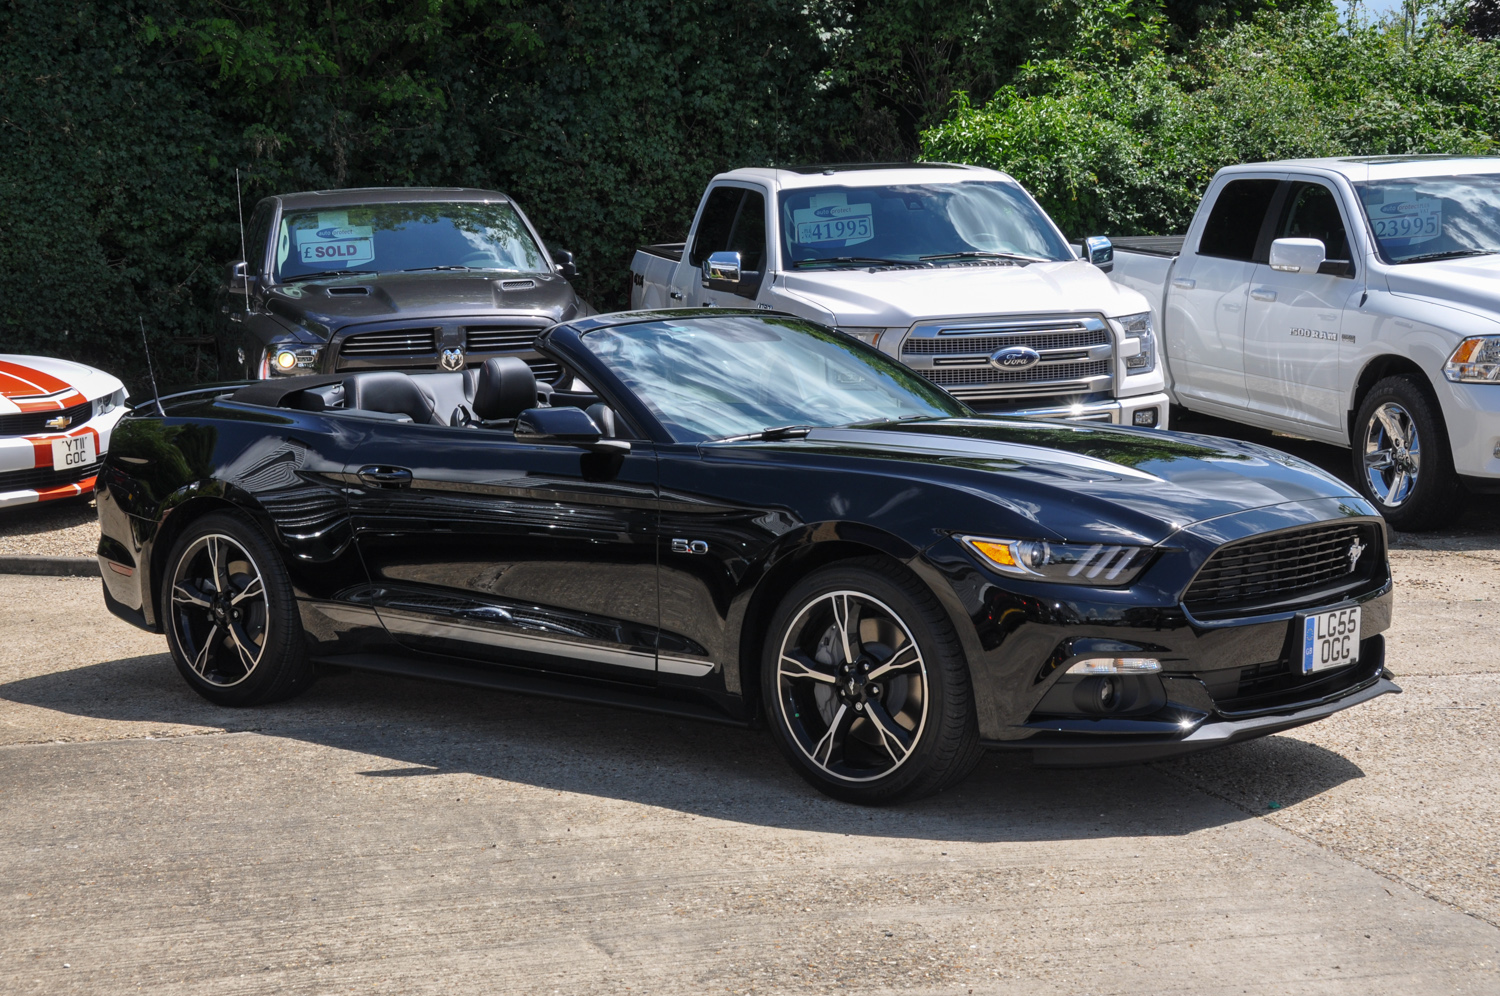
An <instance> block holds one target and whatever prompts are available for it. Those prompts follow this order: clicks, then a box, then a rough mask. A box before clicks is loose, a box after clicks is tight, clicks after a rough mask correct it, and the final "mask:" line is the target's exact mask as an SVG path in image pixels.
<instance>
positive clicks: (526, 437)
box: [516, 408, 630, 453]
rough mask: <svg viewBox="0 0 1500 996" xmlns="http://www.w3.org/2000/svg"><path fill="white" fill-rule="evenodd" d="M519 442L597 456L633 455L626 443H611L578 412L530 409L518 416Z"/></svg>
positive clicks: (613, 441) (618, 440) (584, 413)
mask: <svg viewBox="0 0 1500 996" xmlns="http://www.w3.org/2000/svg"><path fill="white" fill-rule="evenodd" d="M516 442H518V443H550V444H552V445H556V446H578V447H581V448H583V449H586V450H590V451H592V452H594V453H629V452H630V443H629V441H628V440H624V439H607V438H605V435H604V433H603V432H601V431H600V429H599V426H597V425H595V424H594V420H593V419H591V418H589V416H588V413H587V412H584V411H582V410H580V409H578V408H528V409H526V410H525V411H524V412H522V413H521V414H520V415H518V416H516Z"/></svg>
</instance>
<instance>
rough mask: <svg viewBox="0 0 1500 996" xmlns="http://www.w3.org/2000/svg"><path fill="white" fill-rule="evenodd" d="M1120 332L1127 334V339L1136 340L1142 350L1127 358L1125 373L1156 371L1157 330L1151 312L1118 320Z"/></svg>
mask: <svg viewBox="0 0 1500 996" xmlns="http://www.w3.org/2000/svg"><path fill="white" fill-rule="evenodd" d="M1115 321H1116V322H1117V323H1119V326H1120V330H1121V331H1122V332H1124V333H1125V338H1127V339H1136V340H1138V341H1139V342H1140V344H1141V348H1140V350H1139V352H1137V353H1136V354H1135V355H1134V356H1127V357H1125V373H1126V374H1127V375H1134V374H1144V373H1150V372H1151V371H1153V370H1155V369H1156V330H1155V329H1153V328H1152V327H1151V312H1149V311H1144V312H1142V313H1141V314H1139V315H1126V316H1125V317H1124V318H1116V319H1115Z"/></svg>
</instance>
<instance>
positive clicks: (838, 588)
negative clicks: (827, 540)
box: [761, 559, 981, 804]
mask: <svg viewBox="0 0 1500 996" xmlns="http://www.w3.org/2000/svg"><path fill="white" fill-rule="evenodd" d="M761 694H762V696H763V698H762V701H764V702H765V703H766V709H767V712H768V713H769V715H768V717H767V718H768V720H769V725H770V727H771V732H772V736H773V737H774V738H775V740H776V745H777V746H778V747H779V748H780V749H781V751H782V753H783V754H785V755H786V757H787V760H789V761H790V762H791V764H792V767H794V768H796V769H797V772H798V773H799V774H801V775H802V777H803V778H805V779H807V781H809V782H811V783H812V784H813V786H815V787H816V788H818V789H819V790H820V791H822V792H824V793H826V794H828V795H831V796H833V797H834V798H836V799H842V800H844V801H845V802H854V803H863V804H881V803H889V802H896V801H900V800H905V799H915V798H919V797H921V796H924V795H930V794H932V793H934V792H938V791H941V790H942V789H944V788H947V787H948V786H949V785H951V784H953V783H954V782H956V781H958V780H959V779H960V778H962V777H963V776H964V775H966V774H968V773H969V772H970V771H971V770H972V769H973V767H974V765H975V764H976V763H978V760H979V757H980V755H981V748H980V746H979V728H978V723H977V720H976V718H975V710H974V693H973V691H972V688H971V686H970V682H969V666H968V661H967V660H965V658H964V654H963V650H962V648H961V647H960V645H959V642H958V636H957V634H955V633H954V632H953V627H952V625H951V624H950V623H949V621H948V618H947V616H946V615H945V614H944V613H943V610H942V608H941V607H940V606H939V605H938V603H937V600H936V599H934V598H933V597H932V594H931V592H929V591H927V590H926V589H925V588H924V587H923V586H922V585H921V584H920V583H919V582H918V581H917V580H916V579H915V578H913V577H911V576H910V575H909V574H907V573H906V572H905V571H904V570H902V569H901V568H899V567H898V566H896V565H894V564H891V563H888V562H885V561H881V560H877V559H861V560H855V561H849V562H847V563H842V564H836V565H833V566H831V567H827V568H824V569H823V570H820V571H817V572H815V573H813V574H811V575H809V576H808V577H806V578H804V579H803V580H802V581H801V582H799V583H798V584H797V585H796V586H794V587H793V588H792V590H791V591H790V592H789V593H788V594H787V596H786V598H785V599H784V600H783V601H782V603H781V605H780V606H779V607H778V608H777V610H776V614H775V616H774V617H773V618H772V620H771V625H770V628H769V631H768V633H767V637H766V643H765V649H764V654H763V657H762V661H761Z"/></svg>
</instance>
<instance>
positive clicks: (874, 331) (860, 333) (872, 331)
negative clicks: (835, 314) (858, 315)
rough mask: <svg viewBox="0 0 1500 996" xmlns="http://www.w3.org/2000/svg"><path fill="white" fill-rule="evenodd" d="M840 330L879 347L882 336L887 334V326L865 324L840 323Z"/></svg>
mask: <svg viewBox="0 0 1500 996" xmlns="http://www.w3.org/2000/svg"><path fill="white" fill-rule="evenodd" d="M839 331H840V332H842V333H844V334H845V335H852V336H854V338H856V339H858V340H859V341H860V342H863V343H868V344H869V345H871V346H875V347H877V348H878V347H879V346H880V337H881V336H882V335H884V334H885V327H884V326H875V327H873V328H871V327H866V326H863V325H840V326H839Z"/></svg>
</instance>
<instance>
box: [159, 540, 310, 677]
mask: <svg viewBox="0 0 1500 996" xmlns="http://www.w3.org/2000/svg"><path fill="white" fill-rule="evenodd" d="M159 604H160V605H161V617H162V622H163V629H165V630H166V634H167V645H168V647H170V648H171V651H172V659H173V660H174V661H175V662H176V664H177V670H178V671H180V672H181V673H182V676H183V678H184V679H185V680H186V681H187V683H188V684H189V685H191V686H192V688H193V690H194V691H196V692H197V693H198V694H199V695H202V696H203V697H204V698H206V699H208V700H209V701H210V702H213V703H214V704H216V705H222V706H250V705H260V704H261V703H265V702H274V701H277V700H279V699H285V698H290V697H291V696H293V695H295V694H297V693H298V692H300V691H301V690H302V689H303V688H305V687H307V685H309V684H310V683H311V681H312V677H313V668H312V664H311V662H310V661H308V659H307V646H306V643H305V640H304V637H303V633H302V623H301V619H300V618H299V617H298V615H297V605H296V599H295V598H294V596H293V594H292V586H291V581H290V580H289V579H288V577H287V573H286V568H285V567H284V566H283V565H282V563H281V558H280V557H278V556H277V555H276V552H275V550H273V549H272V547H271V544H270V543H269V542H267V541H266V538H265V536H264V534H262V533H261V531H260V530H259V529H258V528H256V526H255V525H254V524H253V523H251V522H249V521H247V520H246V519H244V518H242V517H241V516H238V515H234V514H231V513H228V512H214V513H212V514H209V515H205V516H204V517H203V518H201V519H199V520H198V521H196V522H194V523H193V524H192V525H190V526H188V528H187V531H186V532H184V533H183V534H182V536H180V537H179V538H178V540H177V542H176V544H174V545H173V547H172V552H171V554H170V555H169V557H168V558H167V568H166V570H165V571H163V572H162V584H161V600H160V602H159Z"/></svg>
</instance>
